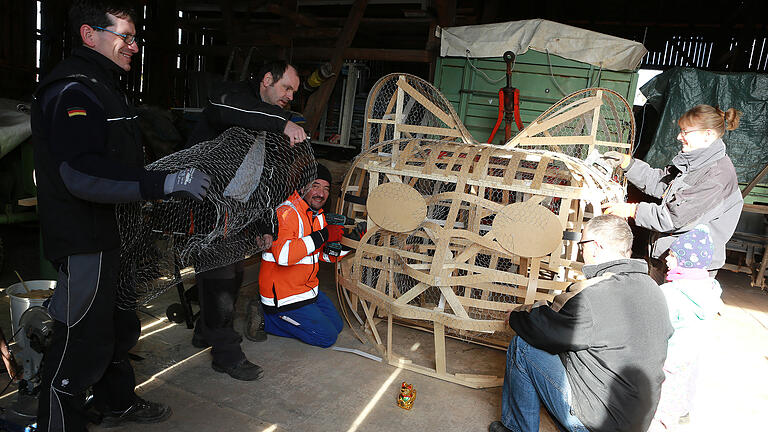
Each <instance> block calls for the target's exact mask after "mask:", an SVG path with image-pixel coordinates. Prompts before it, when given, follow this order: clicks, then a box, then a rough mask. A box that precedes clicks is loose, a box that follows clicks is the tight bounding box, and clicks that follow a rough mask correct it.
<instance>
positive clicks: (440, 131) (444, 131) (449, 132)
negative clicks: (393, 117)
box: [395, 123, 463, 138]
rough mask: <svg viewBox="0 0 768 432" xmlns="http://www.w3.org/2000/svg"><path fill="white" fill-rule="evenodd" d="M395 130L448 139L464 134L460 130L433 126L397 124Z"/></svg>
mask: <svg viewBox="0 0 768 432" xmlns="http://www.w3.org/2000/svg"><path fill="white" fill-rule="evenodd" d="M395 130H396V131H398V132H410V133H418V134H425V135H440V136H447V137H459V138H460V137H462V136H463V135H462V133H461V131H459V130H456V129H448V128H440V127H432V126H416V125H408V124H399V123H398V124H396V125H395Z"/></svg>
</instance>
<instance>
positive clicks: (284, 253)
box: [277, 240, 292, 265]
mask: <svg viewBox="0 0 768 432" xmlns="http://www.w3.org/2000/svg"><path fill="white" fill-rule="evenodd" d="M291 241H292V240H288V241H287V242H285V244H283V248H282V249H280V255H278V258H277V263H278V264H280V265H288V252H289V251H290V249H291Z"/></svg>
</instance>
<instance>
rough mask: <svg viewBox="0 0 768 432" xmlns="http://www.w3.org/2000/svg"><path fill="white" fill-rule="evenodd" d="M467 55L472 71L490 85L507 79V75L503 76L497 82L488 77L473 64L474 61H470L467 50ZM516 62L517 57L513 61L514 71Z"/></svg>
mask: <svg viewBox="0 0 768 432" xmlns="http://www.w3.org/2000/svg"><path fill="white" fill-rule="evenodd" d="M465 55H466V56H467V63H469V65H470V66H472V69H474V70H475V71H477V73H479V74H480V75H481V76H482V77H483V78H485V80H486V81H488V82H489V83H491V84H496V83H497V82H499V81H501V80H503V79H504V78H506V77H507V74H504V75H502V76H501V78H499V79H497V80H494V79H491V78H490V77H489V76H488V75H486V74H485V72H483V71H481V70H480V69H478V68H477V66H475V65H474V64H472V60H470V59H469V49H467V50H466V51H465ZM515 61H517V56H515V59H513V60H512V69H514V68H515ZM512 69H510V70H512Z"/></svg>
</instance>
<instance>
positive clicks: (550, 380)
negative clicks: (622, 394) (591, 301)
mask: <svg viewBox="0 0 768 432" xmlns="http://www.w3.org/2000/svg"><path fill="white" fill-rule="evenodd" d="M541 403H544V406H545V407H546V409H547V411H549V413H550V414H551V415H552V417H554V419H555V420H556V421H557V422H558V423H559V424H558V428H559V429H560V430H561V431H563V430H565V431H579V432H581V431H584V432H587V428H586V427H584V425H583V424H582V423H581V421H579V419H578V418H576V416H574V415H573V414H572V413H571V386H570V384H568V377H567V376H566V374H565V366H563V363H562V362H561V361H560V357H559V356H557V355H555V354H550V353H548V352H546V351H543V350H540V349H538V348H535V347H533V346H531V345H529V344H528V343H527V342H526V341H524V340H523V339H522V338H520V337H519V336H515V337H514V338H512V342H510V344H509V348H508V349H507V369H506V372H505V374H504V388H503V390H502V401H501V422H502V423H503V424H504V426H506V427H507V428H508V429H511V430H513V431H515V432H528V431H538V430H539V409H540V407H541Z"/></svg>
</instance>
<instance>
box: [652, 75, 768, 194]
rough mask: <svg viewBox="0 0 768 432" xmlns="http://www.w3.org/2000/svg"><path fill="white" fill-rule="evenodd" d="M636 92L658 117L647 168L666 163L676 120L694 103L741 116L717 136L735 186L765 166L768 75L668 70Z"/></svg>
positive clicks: (676, 147)
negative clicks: (732, 110) (725, 151)
mask: <svg viewBox="0 0 768 432" xmlns="http://www.w3.org/2000/svg"><path fill="white" fill-rule="evenodd" d="M640 91H641V92H642V93H643V95H644V96H645V97H647V98H648V103H649V104H651V105H652V106H653V107H654V108H655V109H656V110H657V111H658V112H659V113H660V120H659V128H658V129H657V131H656V135H655V136H654V138H653V142H652V143H651V147H650V150H648V154H647V156H646V162H648V163H649V164H651V166H654V167H662V166H664V165H666V164H667V163H669V161H670V160H672V156H674V155H675V154H677V153H678V152H679V151H680V143H679V142H678V141H677V134H678V132H679V131H680V129H679V128H678V126H677V119H678V118H679V117H680V116H681V115H682V114H683V113H685V112H686V111H688V110H689V109H690V108H692V107H694V106H696V105H699V104H708V105H712V106H717V107H719V108H720V109H722V110H723V111H725V110H727V109H728V108H736V109H737V110H739V111H741V112H742V115H741V123H740V124H739V127H738V128H737V129H736V130H733V131H726V132H725V135H724V136H723V141H725V145H726V147H727V149H728V155H729V156H730V157H731V160H733V164H734V166H735V167H736V173H737V174H738V176H739V182H741V183H748V182H750V181H751V180H752V179H753V178H754V177H755V176H756V175H757V174H758V173H759V172H760V170H761V169H763V167H764V166H765V165H766V164H768V74H759V73H722V72H707V71H702V70H698V69H694V68H674V69H670V70H668V71H666V72H664V73H662V74H659V75H657V76H656V77H654V78H653V79H652V80H651V81H648V83H646V84H645V85H644V86H643V87H642V88H641V89H640ZM761 183H768V179H763V181H762V182H761Z"/></svg>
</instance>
